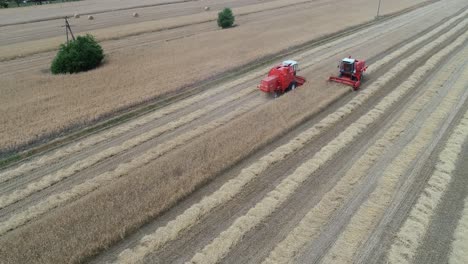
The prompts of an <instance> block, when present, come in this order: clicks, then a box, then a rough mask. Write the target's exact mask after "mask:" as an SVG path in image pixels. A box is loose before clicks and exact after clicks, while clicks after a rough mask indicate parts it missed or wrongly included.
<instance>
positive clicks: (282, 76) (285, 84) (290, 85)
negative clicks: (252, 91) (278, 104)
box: [258, 60, 306, 98]
mask: <svg viewBox="0 0 468 264" xmlns="http://www.w3.org/2000/svg"><path fill="white" fill-rule="evenodd" d="M297 70H298V63H297V61H293V60H287V61H283V63H281V64H280V65H278V66H275V67H273V68H272V69H271V70H270V71H269V72H268V76H267V77H265V78H264V79H263V80H262V81H261V83H260V85H259V86H258V88H259V89H260V90H262V91H263V92H265V93H273V96H274V97H275V98H276V97H278V96H279V95H280V94H282V93H284V92H286V91H288V90H294V89H296V87H298V86H301V85H303V84H304V83H305V82H306V79H305V78H304V77H301V76H296V72H297Z"/></svg>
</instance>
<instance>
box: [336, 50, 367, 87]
mask: <svg viewBox="0 0 468 264" xmlns="http://www.w3.org/2000/svg"><path fill="white" fill-rule="evenodd" d="M338 68H340V75H339V76H338V77H334V76H331V77H330V78H329V79H328V80H330V81H333V82H339V83H343V84H346V85H350V86H352V87H353V89H354V90H357V89H358V88H359V86H360V85H361V79H362V75H363V73H364V72H365V71H366V69H367V66H366V62H365V61H363V60H356V59H352V58H351V56H349V57H348V58H344V59H343V60H342V61H341V62H340V65H338Z"/></svg>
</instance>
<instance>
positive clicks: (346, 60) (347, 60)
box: [343, 58, 356, 64]
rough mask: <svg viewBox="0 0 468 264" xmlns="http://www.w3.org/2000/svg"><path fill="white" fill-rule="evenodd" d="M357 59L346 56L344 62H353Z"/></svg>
mask: <svg viewBox="0 0 468 264" xmlns="http://www.w3.org/2000/svg"><path fill="white" fill-rule="evenodd" d="M355 61H356V60H355V59H350V58H344V59H343V62H347V63H351V64H353V63H354V62H355Z"/></svg>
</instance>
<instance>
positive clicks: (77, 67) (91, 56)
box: [50, 35, 104, 74]
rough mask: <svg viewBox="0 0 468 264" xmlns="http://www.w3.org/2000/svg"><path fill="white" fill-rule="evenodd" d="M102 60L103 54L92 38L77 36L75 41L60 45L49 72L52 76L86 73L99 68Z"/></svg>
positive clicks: (89, 36)
mask: <svg viewBox="0 0 468 264" xmlns="http://www.w3.org/2000/svg"><path fill="white" fill-rule="evenodd" d="M102 59H104V52H103V50H102V48H101V46H100V45H99V44H98V43H97V41H96V40H95V39H94V37H93V36H91V35H86V36H78V37H77V38H76V40H73V41H70V42H69V43H68V44H62V45H60V50H59V51H58V53H57V55H56V56H55V58H54V60H53V61H52V65H51V67H50V70H51V71H52V73H53V74H58V73H77V72H82V71H88V70H91V69H94V68H96V67H97V66H99V64H101V62H102Z"/></svg>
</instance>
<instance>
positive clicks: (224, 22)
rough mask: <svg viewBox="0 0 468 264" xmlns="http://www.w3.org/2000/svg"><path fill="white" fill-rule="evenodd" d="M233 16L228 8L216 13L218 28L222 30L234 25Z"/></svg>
mask: <svg viewBox="0 0 468 264" xmlns="http://www.w3.org/2000/svg"><path fill="white" fill-rule="evenodd" d="M234 19H235V18H234V15H233V14H232V10H231V9H230V8H224V10H223V11H221V12H219V13H218V26H220V27H222V28H229V27H232V25H233V24H234Z"/></svg>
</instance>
